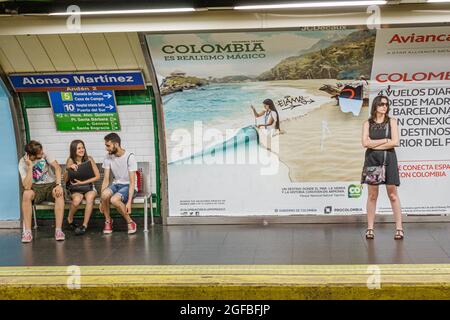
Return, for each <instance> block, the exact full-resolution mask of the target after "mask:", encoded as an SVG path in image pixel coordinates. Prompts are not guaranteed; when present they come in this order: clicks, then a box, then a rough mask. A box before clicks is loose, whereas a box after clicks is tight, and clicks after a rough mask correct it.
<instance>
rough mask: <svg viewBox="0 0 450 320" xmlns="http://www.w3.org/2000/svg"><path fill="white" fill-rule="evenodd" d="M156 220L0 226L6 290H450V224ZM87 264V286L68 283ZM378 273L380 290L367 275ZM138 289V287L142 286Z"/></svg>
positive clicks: (297, 293)
mask: <svg viewBox="0 0 450 320" xmlns="http://www.w3.org/2000/svg"><path fill="white" fill-rule="evenodd" d="M404 229H405V239H404V240H402V241H398V240H397V241H396V240H394V239H393V235H394V226H393V225H392V224H378V225H377V226H376V228H375V239H374V240H366V239H365V238H364V232H365V226H364V225H361V224H345V225H344V224H315V225H309V224H296V225H289V224H284V225H267V226H263V225H220V226H219V225H201V226H193V225H190V226H161V225H156V226H154V227H153V228H152V229H151V230H150V231H149V232H148V233H147V234H145V233H143V232H142V231H140V232H138V233H137V234H136V235H131V236H129V235H127V234H126V232H125V231H124V230H117V231H115V232H114V233H113V234H112V235H108V236H106V235H102V234H101V230H100V229H94V228H91V229H90V230H89V232H88V233H87V234H86V235H84V236H82V237H77V236H75V235H73V234H72V233H71V232H70V231H66V241H65V242H56V241H55V240H54V239H53V233H52V229H51V228H50V227H40V228H39V229H38V230H37V231H35V239H34V242H33V243H31V244H21V243H20V231H19V230H2V231H0V247H1V248H2V250H1V251H2V254H1V255H0V265H1V266H2V267H0V296H2V297H4V298H7V299H23V298H25V299H27V298H40V299H56V298H62V297H64V298H66V299H70V298H74V299H80V298H81V299H95V298H100V299H104V298H112V299H450V232H449V231H450V224H449V223H408V224H405V228H404ZM71 265H75V266H80V274H81V290H70V289H68V288H67V279H68V276H69V275H70V271H68V269H67V267H68V266H71ZM378 274H379V275H380V281H381V287H380V289H369V288H368V287H367V281H368V279H369V277H370V276H371V275H372V276H377V275H378ZM137 288H139V290H136V289H137Z"/></svg>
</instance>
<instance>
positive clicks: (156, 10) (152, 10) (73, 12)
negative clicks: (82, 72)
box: [48, 8, 195, 16]
mask: <svg viewBox="0 0 450 320" xmlns="http://www.w3.org/2000/svg"><path fill="white" fill-rule="evenodd" d="M193 11H195V9H194V8H173V9H135V10H105V11H69V12H52V13H49V14H48V15H49V16H73V15H80V16H81V15H83V16H84V15H106V14H140V13H173V12H193Z"/></svg>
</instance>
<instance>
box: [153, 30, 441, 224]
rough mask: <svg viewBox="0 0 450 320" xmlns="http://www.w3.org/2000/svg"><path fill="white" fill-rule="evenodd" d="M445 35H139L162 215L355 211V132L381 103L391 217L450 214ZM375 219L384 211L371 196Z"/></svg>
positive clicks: (359, 204)
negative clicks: (158, 151) (146, 65)
mask: <svg viewBox="0 0 450 320" xmlns="http://www.w3.org/2000/svg"><path fill="white" fill-rule="evenodd" d="M446 29H447V30H446ZM445 32H447V33H445ZM448 34H450V28H417V29H411V28H408V29H406V28H405V29H399V28H397V29H380V30H368V29H366V28H365V27H345V26H336V27H333V26H330V27H326V28H321V29H320V30H314V29H313V30H301V31H270V32H245V33H244V32H228V33H198V34H160V35H158V34H151V35H147V43H148V46H149V51H150V55H151V58H152V61H153V64H154V66H155V70H156V73H157V78H158V84H159V88H160V93H161V96H162V101H163V110H164V119H165V127H166V145H167V156H168V180H169V216H262V215H271V216H295V215H351V214H363V213H365V210H366V209H365V206H366V199H367V185H364V184H361V172H362V168H363V164H364V153H365V149H364V148H363V147H362V144H361V134H362V126H363V123H364V122H365V121H366V120H367V119H368V117H369V113H370V107H369V106H370V105H371V101H372V99H373V98H374V97H375V96H376V95H378V94H380V93H384V94H385V95H388V96H389V98H390V99H391V103H392V107H391V114H390V115H391V116H392V117H395V118H397V119H398V124H399V131H400V135H401V138H400V143H401V144H400V146H399V147H397V148H396V151H397V157H398V160H399V162H398V163H399V166H398V167H399V168H398V169H399V170H400V174H401V185H400V187H399V189H398V190H399V195H400V199H401V204H402V208H403V210H404V212H405V213H416V212H420V213H425V214H427V213H434V214H436V212H439V213H443V212H450V199H449V197H448V196H445V195H444V191H445V190H449V187H450V179H449V177H448V175H449V174H450V160H449V159H450V157H448V155H450V153H449V151H450V150H449V145H450V142H449V141H448V139H449V138H450V136H449V132H448V130H449V125H448V122H449V112H448V108H450V104H449V103H448V101H447V100H448V97H449V95H448V93H449V90H447V87H446V85H447V86H448V88H450V86H449V85H448V83H447V80H448V77H449V72H450V67H449V61H448V59H445V58H446V57H448V54H449V50H450V46H449V42H448V38H449V36H448ZM433 35H434V36H433ZM430 46H432V47H434V48H433V50H434V51H432V52H431V51H428V50H430ZM416 140H417V141H416ZM419 140H420V142H419ZM414 141H415V142H414ZM419 144H421V145H419ZM446 155H447V158H448V159H447V160H445V157H446ZM424 166H426V167H424ZM429 166H432V167H433V169H426V170H424V168H430V167H429ZM427 184H429V185H427ZM430 185H434V186H439V190H436V188H431V189H427V188H428V187H429V186H430ZM419 190H420V191H419ZM417 192H420V197H419V196H418V194H417ZM379 211H380V212H384V213H390V212H391V209H390V205H389V199H388V197H387V195H386V192H385V190H384V186H382V187H381V188H380V200H379Z"/></svg>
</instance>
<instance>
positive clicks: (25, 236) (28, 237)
mask: <svg viewBox="0 0 450 320" xmlns="http://www.w3.org/2000/svg"><path fill="white" fill-rule="evenodd" d="M31 240H33V234H32V233H31V230H27V231H24V232H22V242H23V243H28V242H31Z"/></svg>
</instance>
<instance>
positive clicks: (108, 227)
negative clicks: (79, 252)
mask: <svg viewBox="0 0 450 320" xmlns="http://www.w3.org/2000/svg"><path fill="white" fill-rule="evenodd" d="M112 226H113V220H112V219H111V220H110V221H105V226H104V227H103V233H104V234H110V233H112V232H113V228H112Z"/></svg>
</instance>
